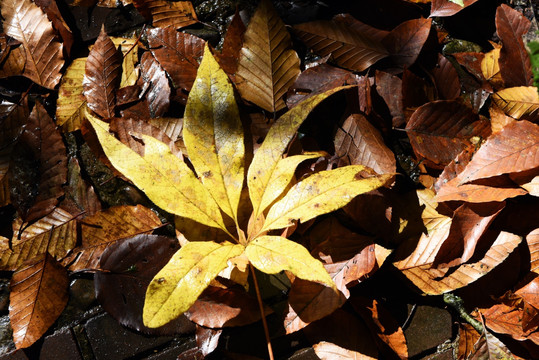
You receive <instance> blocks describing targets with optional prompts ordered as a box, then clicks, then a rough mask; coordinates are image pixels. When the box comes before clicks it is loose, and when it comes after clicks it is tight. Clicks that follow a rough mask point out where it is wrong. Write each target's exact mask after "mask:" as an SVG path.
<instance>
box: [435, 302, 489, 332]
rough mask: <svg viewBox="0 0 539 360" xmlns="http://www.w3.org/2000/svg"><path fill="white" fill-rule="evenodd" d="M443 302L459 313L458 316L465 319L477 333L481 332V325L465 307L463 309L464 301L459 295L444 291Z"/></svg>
mask: <svg viewBox="0 0 539 360" xmlns="http://www.w3.org/2000/svg"><path fill="white" fill-rule="evenodd" d="M444 302H445V303H446V304H447V305H449V306H451V307H452V308H453V309H455V310H456V311H457V312H458V313H459V315H460V317H461V318H462V319H464V320H466V321H467V322H468V324H470V325H472V326H473V328H474V329H475V330H476V331H477V332H478V333H479V334H482V333H483V331H484V329H483V325H482V324H481V322H479V321H477V320H475V319H474V318H473V317H472V316H471V315H470V314H468V313H467V312H466V309H464V301H463V300H462V299H461V298H460V297H458V296H457V295H455V294H451V293H445V294H444Z"/></svg>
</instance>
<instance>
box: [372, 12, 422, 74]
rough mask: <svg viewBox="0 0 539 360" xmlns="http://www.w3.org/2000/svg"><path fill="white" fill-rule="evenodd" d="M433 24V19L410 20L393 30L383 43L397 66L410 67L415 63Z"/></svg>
mask: <svg viewBox="0 0 539 360" xmlns="http://www.w3.org/2000/svg"><path fill="white" fill-rule="evenodd" d="M431 24H432V19H424V18H420V19H413V20H408V21H405V22H403V23H401V24H400V25H399V26H397V27H396V28H394V29H393V30H391V32H390V33H389V34H388V35H387V36H386V37H385V38H384V39H383V41H382V43H383V44H384V45H385V46H386V48H387V49H388V51H389V53H390V55H391V59H392V60H393V62H394V63H395V64H396V65H397V66H399V67H410V66H411V65H413V63H415V61H416V60H417V57H418V56H419V53H420V52H421V49H422V48H423V44H424V43H425V41H427V38H428V36H429V32H430V26H431Z"/></svg>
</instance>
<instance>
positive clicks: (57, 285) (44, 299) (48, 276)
mask: <svg viewBox="0 0 539 360" xmlns="http://www.w3.org/2000/svg"><path fill="white" fill-rule="evenodd" d="M68 285H69V278H68V277H67V271H66V270H65V269H64V268H63V267H61V266H60V265H59V264H58V263H57V261H56V260H55V259H54V258H53V257H52V256H50V255H49V254H48V253H45V254H42V255H41V256H40V257H38V258H36V259H34V261H32V262H30V263H29V264H28V265H25V266H23V267H21V268H20V269H19V270H17V271H16V272H15V273H14V274H13V278H12V279H11V283H10V288H11V292H10V296H9V298H10V306H9V319H10V320H11V327H12V328H13V341H14V342H15V346H16V347H17V349H21V348H27V347H29V346H30V345H32V344H33V343H34V342H36V341H37V340H39V338H40V337H41V336H42V335H43V334H44V333H45V331H47V330H48V328H49V327H50V326H51V325H52V324H53V323H54V322H55V321H56V319H57V318H58V316H60V314H61V313H62V310H63V309H64V307H65V306H66V304H67V300H68Z"/></svg>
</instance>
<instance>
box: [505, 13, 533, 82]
mask: <svg viewBox="0 0 539 360" xmlns="http://www.w3.org/2000/svg"><path fill="white" fill-rule="evenodd" d="M530 25H531V23H530V21H529V20H528V19H526V18H525V17H524V15H522V14H521V13H520V12H518V11H517V10H515V9H512V8H511V7H510V6H508V5H505V4H502V5H500V6H499V7H498V9H497V11H496V32H497V34H498V36H499V38H500V40H501V41H502V44H503V46H502V48H501V51H500V58H499V66H500V74H501V76H502V79H503V81H504V84H505V87H515V86H532V85H533V73H532V69H531V64H530V56H529V55H528V52H527V51H526V47H525V46H524V42H523V41H522V35H524V34H526V33H527V32H528V30H529V28H530Z"/></svg>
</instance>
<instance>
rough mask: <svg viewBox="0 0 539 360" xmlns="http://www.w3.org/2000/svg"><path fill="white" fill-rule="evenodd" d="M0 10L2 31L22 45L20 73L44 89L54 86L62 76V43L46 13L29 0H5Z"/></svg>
mask: <svg viewBox="0 0 539 360" xmlns="http://www.w3.org/2000/svg"><path fill="white" fill-rule="evenodd" d="M1 10H2V17H3V18H4V19H5V20H4V21H3V23H2V24H3V27H4V31H5V32H6V34H7V35H9V36H11V37H12V38H14V39H17V40H18V41H20V42H21V43H22V47H23V48H24V54H25V56H26V64H25V66H24V72H23V75H24V76H26V77H28V78H29V79H30V80H32V81H33V82H35V83H37V84H39V85H41V86H43V87H45V88H47V89H54V88H55V87H56V85H57V84H58V83H59V82H60V78H61V77H62V74H61V73H60V70H61V69H62V67H63V66H64V58H63V55H62V51H63V50H62V49H63V45H62V43H60V42H59V41H58V40H57V39H56V36H55V32H54V29H53V27H52V23H51V22H50V21H49V19H48V18H47V15H45V13H44V12H43V11H42V10H41V9H40V8H39V7H38V6H37V5H36V4H34V3H33V2H32V1H30V0H4V1H2V4H1Z"/></svg>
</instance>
